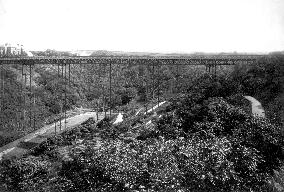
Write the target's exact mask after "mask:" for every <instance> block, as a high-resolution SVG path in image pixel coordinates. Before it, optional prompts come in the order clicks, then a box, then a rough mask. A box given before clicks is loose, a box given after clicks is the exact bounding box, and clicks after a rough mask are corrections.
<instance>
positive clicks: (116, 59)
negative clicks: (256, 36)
mask: <svg viewBox="0 0 284 192" xmlns="http://www.w3.org/2000/svg"><path fill="white" fill-rule="evenodd" d="M263 56H264V55H192V56H187V57H185V56H180V57H178V56H171V57H169V56H164V57H154V56H153V57H150V56H149V57H145V56H129V57H125V56H107V57H78V56H76V57H11V58H0V64H26V65H33V64H102V63H107V64H108V63H112V64H144V65H147V64H160V65H210V64H211V65H235V64H237V63H252V62H255V61H256V60H257V59H259V58H261V57H263Z"/></svg>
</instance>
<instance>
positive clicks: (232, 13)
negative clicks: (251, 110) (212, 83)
mask: <svg viewBox="0 0 284 192" xmlns="http://www.w3.org/2000/svg"><path fill="white" fill-rule="evenodd" d="M283 10H284V0H0V44H1V43H5V42H14V43H21V44H23V45H24V46H25V47H27V48H28V49H30V50H44V49H47V48H52V49H57V50H74V49H94V50H103V49H105V50H117V51H150V52H194V51H203V52H231V51H238V52H243V51H246V52H268V51H278V50H284V11H283Z"/></svg>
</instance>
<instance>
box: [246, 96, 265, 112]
mask: <svg viewBox="0 0 284 192" xmlns="http://www.w3.org/2000/svg"><path fill="white" fill-rule="evenodd" d="M244 98H246V99H247V100H249V101H250V102H251V112H252V114H253V115H255V116H259V117H265V112H264V109H263V107H262V105H261V103H260V102H259V101H258V100H256V99H255V98H254V97H251V96H244Z"/></svg>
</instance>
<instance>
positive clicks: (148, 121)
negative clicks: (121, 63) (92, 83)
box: [0, 76, 284, 192]
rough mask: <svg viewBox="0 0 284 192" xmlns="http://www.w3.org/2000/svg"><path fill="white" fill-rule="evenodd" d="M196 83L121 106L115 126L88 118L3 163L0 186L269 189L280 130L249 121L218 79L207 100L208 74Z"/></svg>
mask: <svg viewBox="0 0 284 192" xmlns="http://www.w3.org/2000/svg"><path fill="white" fill-rule="evenodd" d="M201 79H202V80H201ZM201 79H198V80H197V81H198V82H200V83H199V84H197V83H195V86H194V87H192V88H191V89H190V90H188V91H187V92H185V93H183V94H179V95H176V96H175V97H173V98H171V99H168V100H166V101H162V102H161V103H159V105H158V103H147V104H146V105H144V106H143V105H141V104H138V103H132V104H129V106H128V107H129V108H128V110H126V113H125V114H124V115H123V121H122V122H119V123H116V124H114V122H115V120H116V119H115V117H112V118H110V119H109V118H106V119H104V120H102V121H101V122H99V123H96V122H95V121H94V120H92V119H89V120H88V121H86V122H84V123H83V124H82V125H80V126H78V127H76V128H75V129H73V130H70V131H67V132H64V133H63V134H61V135H57V136H54V137H51V138H49V139H48V140H47V141H46V142H44V143H42V144H41V145H40V146H38V147H37V148H35V149H34V150H32V151H31V152H30V154H29V155H26V156H25V157H23V158H20V159H14V160H6V161H3V162H2V163H1V166H0V169H1V173H2V175H1V174H0V181H2V183H4V184H5V185H6V186H7V187H8V189H14V190H17V191H78V190H80V191H141V192H142V191H188V190H190V191H271V190H277V188H275V185H273V184H272V185H271V183H269V181H273V170H277V169H278V168H279V167H280V166H281V161H283V159H284V153H283V152H284V151H283V146H284V145H283V144H284V143H283V141H284V135H283V133H281V129H280V127H278V126H276V125H274V124H272V123H271V122H270V121H269V120H268V119H263V118H258V117H254V116H252V115H251V114H250V111H249V108H250V107H249V105H248V104H249V103H248V101H247V100H246V99H244V98H243V96H242V95H240V94H234V93H233V92H231V91H228V89H224V81H223V83H222V81H218V82H219V83H221V85H220V86H219V88H218V89H215V92H214V94H212V88H215V87H216V85H214V84H208V81H209V80H210V76H203V77H202V78H201ZM220 80H221V79H220ZM210 95H211V96H210ZM134 105H136V107H133V106H134ZM133 109H134V110H133ZM146 112H147V113H146ZM10 169H13V170H14V171H13V173H12V172H11V171H10ZM24 170H25V171H24ZM282 181H283V180H282Z"/></svg>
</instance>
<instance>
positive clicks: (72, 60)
mask: <svg viewBox="0 0 284 192" xmlns="http://www.w3.org/2000/svg"><path fill="white" fill-rule="evenodd" d="M263 56H264V55H190V56H93V57H78V56H76V57H9V58H0V82H1V85H0V91H1V94H0V95H1V99H0V112H1V113H4V111H5V90H6V89H5V86H7V85H6V79H5V71H4V67H7V66H9V65H17V66H18V68H19V69H20V71H21V74H20V75H21V77H20V80H21V81H22V85H25V86H26V87H28V88H27V90H26V91H23V90H24V89H25V88H24V87H25V86H21V93H19V94H20V97H22V98H23V102H24V103H23V105H24V107H23V111H19V116H20V117H19V118H18V120H20V121H27V120H28V121H29V125H24V123H22V122H19V126H22V129H25V127H27V126H29V127H33V128H34V129H36V126H35V121H36V119H35V115H34V113H35V112H34V110H32V108H33V106H35V103H36V102H35V101H36V96H35V93H34V90H33V88H32V76H33V68H34V67H35V66H37V65H53V66H56V67H55V68H57V73H58V75H59V76H61V77H62V78H63V79H64V81H65V82H66V84H65V86H67V85H68V84H70V82H71V81H72V79H71V78H72V75H71V74H72V70H73V69H72V65H79V66H80V65H99V66H103V67H104V70H107V71H105V72H104V73H105V74H107V75H108V87H107V88H106V86H105V85H103V87H102V89H104V90H106V91H108V93H107V92H106V91H104V93H103V94H104V95H103V98H104V101H103V106H104V110H103V111H104V113H105V115H106V109H105V106H106V105H107V104H106V103H108V105H109V107H108V111H109V114H110V115H111V113H112V108H113V105H112V103H113V98H112V94H113V91H112V89H113V86H114V85H113V84H114V82H113V76H114V74H113V73H114V70H115V69H114V68H113V66H116V65H127V66H130V67H131V66H135V65H139V66H142V67H145V66H146V67H148V68H149V69H150V73H151V74H150V75H148V76H146V78H151V79H150V81H148V80H147V81H146V84H147V83H148V85H145V87H146V89H147V93H150V95H152V99H153V98H156V99H157V102H158V103H159V102H160V86H161V85H160V83H159V77H160V75H159V73H160V67H161V66H164V65H166V66H173V67H175V68H176V74H178V75H177V76H176V78H175V82H179V79H178V78H179V76H180V74H181V73H182V70H180V69H179V68H182V67H183V66H204V67H205V71H206V72H207V73H211V74H215V75H216V73H217V68H218V67H220V66H234V65H238V64H248V65H249V64H253V63H255V62H256V61H257V60H258V59H260V58H262V57H263ZM148 71H149V70H148ZM155 76H156V78H155ZM97 83H98V84H99V83H101V82H100V81H98V82H97ZM149 84H150V85H149ZM27 85H28V86H27ZM65 88H66V87H65ZM106 98H108V99H106ZM58 99H61V100H62V105H63V107H61V110H62V108H63V109H64V108H65V109H66V107H64V106H65V105H66V92H65V93H64V94H63V95H61V96H60V97H58ZM107 100H108V101H107ZM97 112H98V111H97ZM0 118H1V121H0V125H1V127H3V126H4V122H5V121H4V120H3V117H2V115H1V116H0ZM59 119H60V121H59V122H54V123H55V129H56V124H57V127H58V128H59V129H61V126H62V125H63V123H61V120H63V121H64V119H65V121H66V110H65V111H61V113H60V118H59ZM65 124H66V123H65Z"/></svg>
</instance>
